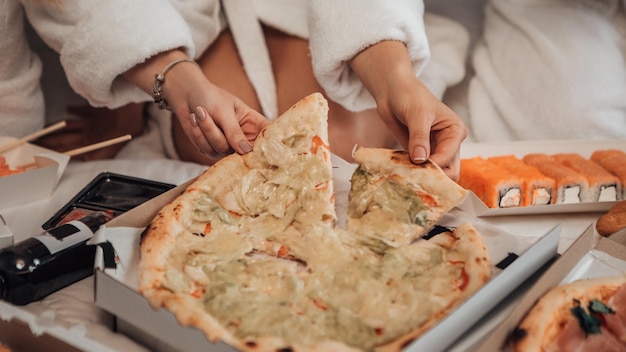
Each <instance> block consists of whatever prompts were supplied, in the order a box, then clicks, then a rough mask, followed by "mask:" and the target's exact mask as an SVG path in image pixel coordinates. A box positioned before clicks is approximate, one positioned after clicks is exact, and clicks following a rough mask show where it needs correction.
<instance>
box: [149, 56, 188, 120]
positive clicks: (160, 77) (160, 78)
mask: <svg viewBox="0 0 626 352" xmlns="http://www.w3.org/2000/svg"><path fill="white" fill-rule="evenodd" d="M181 62H192V63H194V64H195V63H196V62H195V61H193V60H192V59H178V60H174V61H172V62H170V63H169V64H167V66H165V67H164V68H163V71H161V73H157V74H156V75H154V86H152V98H153V99H154V103H155V104H156V106H157V107H158V108H159V109H161V110H164V109H167V110H169V109H170V108H169V106H168V105H167V100H165V98H164V97H163V90H162V89H161V87H162V86H163V83H164V82H165V74H166V73H167V71H169V70H170V69H171V68H172V67H174V66H176V65H177V64H179V63H181Z"/></svg>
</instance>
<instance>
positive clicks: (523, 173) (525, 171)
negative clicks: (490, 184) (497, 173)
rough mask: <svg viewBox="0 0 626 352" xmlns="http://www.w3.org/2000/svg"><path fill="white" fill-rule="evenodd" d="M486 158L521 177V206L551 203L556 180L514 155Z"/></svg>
mask: <svg viewBox="0 0 626 352" xmlns="http://www.w3.org/2000/svg"><path fill="white" fill-rule="evenodd" d="M487 160H489V161H491V162H492V163H494V164H496V165H498V166H499V167H501V168H503V169H506V170H508V171H509V172H511V173H513V174H514V175H517V176H520V177H521V178H522V204H521V205H522V206H529V205H545V204H553V203H554V201H555V198H556V197H555V196H554V195H555V186H556V182H555V181H554V179H553V178H551V177H548V176H546V175H544V174H542V173H541V171H539V169H538V168H537V167H536V166H532V165H528V164H526V163H525V162H523V161H522V159H519V158H517V157H516V156H514V155H502V156H492V157H490V158H487Z"/></svg>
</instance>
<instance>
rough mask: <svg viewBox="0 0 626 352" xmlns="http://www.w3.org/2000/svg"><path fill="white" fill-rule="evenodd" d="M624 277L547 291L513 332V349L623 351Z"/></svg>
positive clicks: (585, 281) (625, 344)
mask: <svg viewBox="0 0 626 352" xmlns="http://www.w3.org/2000/svg"><path fill="white" fill-rule="evenodd" d="M625 323H626V276H614V277H601V278H594V279H580V280H577V281H573V282H571V283H567V284H562V285H559V286H557V287H555V288H553V289H551V290H550V291H548V292H547V293H546V294H545V295H544V296H542V298H540V299H539V301H538V302H537V303H536V304H535V305H534V307H533V308H532V309H531V310H530V311H529V312H528V314H527V315H526V316H525V317H524V319H523V320H522V322H521V323H520V324H519V325H518V327H517V328H516V329H515V331H514V332H513V336H512V339H511V340H512V350H513V351H530V352H532V351H594V350H595V351H626V324H625Z"/></svg>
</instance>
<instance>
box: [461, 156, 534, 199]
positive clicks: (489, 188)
mask: <svg viewBox="0 0 626 352" xmlns="http://www.w3.org/2000/svg"><path fill="white" fill-rule="evenodd" d="M458 183H459V185H461V187H463V188H465V189H468V190H470V191H472V192H474V194H476V196H477V197H478V198H480V199H481V200H482V201H483V203H485V205H487V206H488V207H490V208H510V207H518V206H520V205H521V198H522V196H521V192H522V191H521V189H522V179H521V177H519V176H516V175H514V174H512V173H510V172H509V171H507V170H505V169H503V168H501V167H498V166H497V165H496V164H494V163H492V162H491V161H488V160H487V159H484V158H482V157H474V158H466V159H461V174H460V176H459V181H458Z"/></svg>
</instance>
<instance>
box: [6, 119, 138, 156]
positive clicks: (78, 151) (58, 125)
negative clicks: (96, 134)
mask: <svg viewBox="0 0 626 352" xmlns="http://www.w3.org/2000/svg"><path fill="white" fill-rule="evenodd" d="M66 125H67V123H66V122H65V121H60V122H57V123H55V124H54V125H51V126H48V127H46V128H44V129H42V130H40V131H37V132H34V133H31V134H29V135H28V136H24V137H22V138H20V139H18V140H15V141H13V142H10V143H7V144H5V145H2V146H0V154H2V153H5V152H8V151H9V150H11V149H13V148H17V147H19V146H20V145H22V144H24V143H27V142H30V141H33V140H35V139H37V138H39V137H41V136H45V135H47V134H49V133H52V132H54V131H56V130H59V129H61V128H63V127H65V126H66ZM131 138H132V136H131V135H130V134H127V135H124V136H120V137H117V138H112V139H109V140H106V141H103V142H99V143H94V144H90V145H87V146H84V147H80V148H76V149H72V150H69V151H67V152H65V153H64V154H65V155H68V156H70V157H72V156H76V155H80V154H84V153H88V152H91V151H94V150H96V149H100V148H104V147H108V146H111V145H114V144H117V143H121V142H125V141H127V140H130V139H131Z"/></svg>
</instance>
